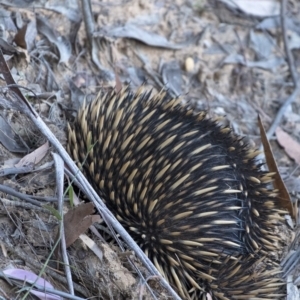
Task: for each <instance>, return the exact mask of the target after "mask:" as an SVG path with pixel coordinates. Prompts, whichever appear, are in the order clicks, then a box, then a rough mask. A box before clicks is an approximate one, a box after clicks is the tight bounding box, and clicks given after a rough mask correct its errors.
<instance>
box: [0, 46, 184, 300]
mask: <svg viewBox="0 0 300 300" xmlns="http://www.w3.org/2000/svg"><path fill="white" fill-rule="evenodd" d="M0 72H1V73H2V74H3V76H4V78H5V81H6V83H8V84H15V82H14V80H13V77H12V75H11V73H10V71H9V68H8V66H7V64H6V62H5V59H4V56H3V53H2V51H1V49H0ZM12 91H13V92H14V96H15V98H14V99H12V101H15V99H17V102H16V103H15V105H16V106H18V108H19V109H20V110H21V111H22V112H23V113H25V114H26V115H27V116H28V117H29V118H30V119H31V120H32V122H33V123H34V124H35V126H36V127H37V128H38V129H39V130H40V132H41V133H42V134H43V135H44V136H45V137H47V139H48V140H49V141H50V143H51V144H52V145H53V146H54V147H55V149H56V150H57V152H58V153H59V154H60V156H61V157H62V159H63V160H64V161H65V163H66V164H67V165H68V167H69V168H70V170H71V171H72V172H73V174H76V177H77V179H78V180H79V182H80V183H81V184H82V186H83V187H84V188H85V189H84V190H86V191H87V195H88V196H89V197H90V199H91V200H92V201H93V203H94V204H95V206H96V207H97V209H98V211H99V212H100V213H101V215H102V216H103V217H104V218H105V220H107V221H108V222H109V224H111V225H112V226H113V227H114V229H115V230H116V231H117V232H118V233H119V234H120V235H121V236H122V237H123V239H124V241H125V242H126V243H127V245H128V246H129V247H130V248H131V249H132V250H133V251H134V252H135V253H136V255H137V256H138V258H139V259H140V260H141V261H142V263H143V264H144V266H145V267H146V268H147V270H148V271H149V272H150V273H151V274H152V275H156V276H159V278H160V281H161V283H162V285H163V286H164V287H165V288H166V289H167V290H168V291H169V293H170V294H171V295H172V297H173V298H174V299H177V300H181V298H180V297H179V296H178V295H177V293H176V292H175V291H174V290H173V289H172V287H171V286H170V285H169V283H168V282H167V281H166V279H165V278H163V277H162V276H161V274H160V273H159V272H158V271H157V269H156V268H155V266H154V265H153V263H152V262H151V261H150V259H149V258H148V257H147V256H146V255H145V253H144V252H143V251H142V250H141V249H140V247H139V246H138V245H137V244H136V243H135V241H134V240H133V239H132V237H131V236H130V235H129V234H128V232H127V231H126V230H125V229H124V227H123V226H122V225H121V224H120V223H119V221H118V220H117V219H116V218H115V217H114V215H113V214H112V213H111V212H110V211H109V210H108V208H107V207H106V205H105V204H104V202H103V201H102V200H101V199H100V197H99V195H98V194H97V193H96V192H95V191H94V189H93V188H92V186H91V185H90V183H89V182H88V181H87V179H86V178H85V177H84V175H83V174H82V173H81V171H80V170H79V169H78V167H77V166H76V164H75V163H74V161H73V160H72V159H71V158H70V156H69V155H68V153H67V152H66V150H65V149H64V147H63V146H62V145H61V143H60V142H59V141H58V140H57V138H56V137H55V135H54V134H53V133H52V131H51V130H50V129H49V128H48V127H47V125H46V124H45V123H44V121H43V120H42V119H41V117H40V116H39V115H38V114H37V113H36V111H35V110H34V109H33V108H32V106H31V105H30V103H29V102H28V101H27V100H26V99H25V97H24V96H23V94H22V93H21V91H20V90H19V89H18V88H17V87H13V88H12Z"/></svg>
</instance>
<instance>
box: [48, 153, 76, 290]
mask: <svg viewBox="0 0 300 300" xmlns="http://www.w3.org/2000/svg"><path fill="white" fill-rule="evenodd" d="M52 156H53V158H54V163H55V171H56V188H57V199H58V210H59V213H60V215H61V217H62V218H61V220H60V224H59V236H60V244H61V247H60V250H61V254H62V259H63V262H64V268H65V274H66V278H67V282H68V288H69V292H70V294H71V295H74V286H73V280H72V273H71V269H70V263H69V258H68V254H67V247H66V237H65V230H64V220H63V214H64V213H63V202H64V200H63V198H64V187H63V182H64V162H63V160H62V159H61V157H60V156H59V155H57V154H56V153H52Z"/></svg>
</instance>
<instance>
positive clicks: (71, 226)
mask: <svg viewBox="0 0 300 300" xmlns="http://www.w3.org/2000/svg"><path fill="white" fill-rule="evenodd" d="M93 211H94V204H93V203H91V202H90V203H84V204H81V205H79V206H76V207H75V208H73V209H70V210H69V211H68V212H67V213H66V214H65V215H64V228H65V236H66V246H67V247H69V246H70V245H72V244H73V243H74V242H75V241H76V240H77V239H78V237H79V236H80V235H81V234H82V233H84V232H85V231H86V230H87V229H88V228H89V227H90V226H91V225H92V224H93V223H95V222H98V221H100V216H99V215H91V214H92V213H93Z"/></svg>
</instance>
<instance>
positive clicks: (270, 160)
mask: <svg viewBox="0 0 300 300" xmlns="http://www.w3.org/2000/svg"><path fill="white" fill-rule="evenodd" d="M258 124H259V129H260V136H261V141H262V144H263V146H264V152H265V156H266V162H267V165H268V168H269V171H270V172H275V176H274V182H273V185H274V188H275V189H278V194H279V197H278V201H279V204H280V205H281V206H282V207H284V208H285V209H287V211H288V212H289V213H290V215H291V216H292V217H293V218H294V219H296V210H295V209H294V208H293V205H292V202H291V199H290V195H289V192H288V191H287V189H286V186H285V184H284V182H283V180H282V178H281V176H280V173H279V171H278V167H277V163H276V161H275V158H274V155H273V152H272V149H271V145H270V143H269V141H268V139H267V136H266V132H265V129H264V127H263V124H262V122H261V119H260V116H258Z"/></svg>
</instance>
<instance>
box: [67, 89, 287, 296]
mask: <svg viewBox="0 0 300 300" xmlns="http://www.w3.org/2000/svg"><path fill="white" fill-rule="evenodd" d="M180 102H181V100H180V98H178V99H177V98H176V99H170V98H169V97H168V96H167V94H166V93H165V92H161V93H159V94H157V95H155V96H151V93H150V92H142V90H140V91H138V92H136V93H133V92H131V91H130V90H129V88H125V89H123V90H122V91H120V92H119V93H116V92H114V91H113V92H110V93H108V94H106V95H102V96H101V95H99V96H98V97H97V99H96V100H94V101H93V102H91V103H90V104H84V105H83V107H82V108H81V110H80V111H79V113H78V117H77V119H76V121H75V124H74V127H73V129H71V128H70V127H69V143H68V151H69V153H70V154H71V155H72V156H73V158H74V160H76V161H77V162H79V163H83V162H84V165H83V169H84V171H85V173H86V174H87V176H88V178H89V180H90V182H91V183H92V185H93V186H94V188H95V189H96V191H97V192H98V193H99V195H100V196H101V197H102V198H103V200H104V201H105V203H106V205H107V206H108V208H109V209H110V210H111V211H112V212H113V213H114V214H115V216H116V218H117V219H118V220H119V221H120V222H121V223H122V225H123V226H124V227H125V228H126V229H127V230H128V232H129V233H130V234H131V236H132V237H133V238H134V239H135V241H136V242H137V243H138V244H139V245H140V247H141V248H142V249H143V250H144V251H145V253H146V254H147V255H148V257H149V258H150V259H151V260H152V261H153V262H154V264H155V266H156V267H157V269H158V270H159V271H160V272H161V274H162V275H163V276H165V278H166V279H167V280H168V281H169V282H170V283H171V284H172V285H173V286H174V287H175V288H176V289H177V291H178V293H179V294H180V296H181V297H183V298H184V299H200V298H199V297H204V298H203V299H205V294H206V292H210V293H211V295H212V297H213V299H250V298H255V299H258V298H259V299H277V298H280V297H281V296H282V294H281V290H280V286H281V284H280V280H279V279H278V278H277V276H276V274H278V273H279V272H280V269H279V267H277V266H276V264H275V263H271V259H268V263H266V262H265V261H264V260H265V258H267V257H268V256H269V253H270V252H272V251H274V250H277V247H278V239H279V238H278V237H277V236H276V234H275V232H274V228H275V226H277V223H278V222H280V221H281V220H282V219H283V218H282V211H281V210H280V208H279V207H278V204H277V201H276V193H275V192H274V190H272V189H269V188H268V183H269V182H271V181H272V176H271V174H269V173H266V172H264V171H262V170H261V168H260V167H261V166H260V165H259V164H257V162H256V156H257V153H258V152H257V151H255V150H253V149H251V148H250V147H249V146H248V145H247V143H246V142H245V141H244V140H243V138H241V137H238V136H236V135H235V134H234V133H233V132H232V131H231V129H230V128H229V127H224V126H221V125H219V124H218V123H217V122H215V121H213V120H212V119H210V118H208V117H207V115H206V113H205V112H200V113H194V112H193V110H191V109H189V108H188V107H187V106H185V105H182V104H181V103H180Z"/></svg>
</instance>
